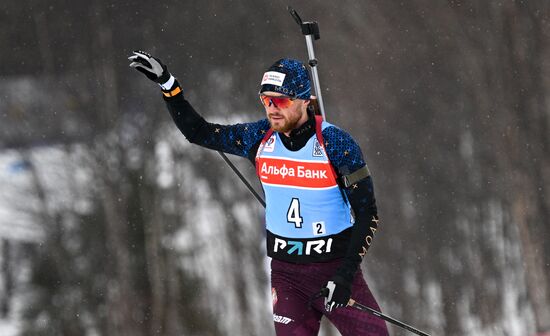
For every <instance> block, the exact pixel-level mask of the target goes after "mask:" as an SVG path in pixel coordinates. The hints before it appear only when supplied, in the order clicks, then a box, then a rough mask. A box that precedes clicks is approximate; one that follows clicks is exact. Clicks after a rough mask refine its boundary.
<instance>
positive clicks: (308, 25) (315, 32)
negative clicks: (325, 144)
mask: <svg viewBox="0 0 550 336" xmlns="http://www.w3.org/2000/svg"><path fill="white" fill-rule="evenodd" d="M287 9H288V11H289V12H290V15H292V17H293V18H294V20H295V21H296V23H297V24H298V25H299V26H300V27H301V28H302V34H304V35H305V37H306V46H307V53H308V56H309V61H308V64H309V67H310V68H311V74H312V75H313V84H314V90H315V96H316V97H317V101H318V102H319V109H320V110H321V116H323V120H327V118H326V115H325V106H324V105H323V96H322V94H321V85H320V84H319V74H318V72H317V63H318V62H317V59H316V58H315V50H313V41H314V40H318V39H320V38H321V35H320V34H319V25H318V24H317V22H315V21H313V22H303V21H302V19H301V18H300V16H299V15H298V13H297V12H296V11H295V10H294V9H293V8H292V7H290V6H288V7H287Z"/></svg>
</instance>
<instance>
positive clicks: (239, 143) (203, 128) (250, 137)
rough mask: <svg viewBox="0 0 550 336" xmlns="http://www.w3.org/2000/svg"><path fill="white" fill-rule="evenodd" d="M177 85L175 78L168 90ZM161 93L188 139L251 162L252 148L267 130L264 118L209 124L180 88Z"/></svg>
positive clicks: (253, 153) (267, 122)
mask: <svg viewBox="0 0 550 336" xmlns="http://www.w3.org/2000/svg"><path fill="white" fill-rule="evenodd" d="M177 87H179V84H178V83H177V81H176V83H175V84H174V86H173V87H172V89H171V91H172V92H174V88H177ZM163 92H165V94H164V100H165V102H166V106H167V107H168V111H169V112H170V115H171V116H172V119H173V120H174V122H175V123H176V126H177V127H178V128H179V130H180V131H181V132H182V133H183V135H184V136H185V137H186V138H187V140H189V142H191V143H194V144H197V145H199V146H203V147H206V148H209V149H213V150H217V151H222V152H225V153H229V154H234V155H238V156H242V157H246V158H248V159H250V160H252V161H253V158H254V157H255V154H256V153H255V149H257V148H258V145H259V143H260V142H261V140H262V139H263V136H264V134H265V133H266V131H267V130H268V129H269V121H268V120H267V119H263V120H260V121H257V122H252V123H244V124H234V125H219V124H213V123H209V122H207V121H206V120H204V118H203V117H202V116H201V115H199V114H198V113H197V111H195V109H194V108H193V106H191V104H190V103H189V102H188V101H187V100H186V99H185V98H184V95H183V93H182V91H181V90H177V91H175V92H178V93H177V94H175V95H174V96H170V95H168V94H167V92H169V91H163Z"/></svg>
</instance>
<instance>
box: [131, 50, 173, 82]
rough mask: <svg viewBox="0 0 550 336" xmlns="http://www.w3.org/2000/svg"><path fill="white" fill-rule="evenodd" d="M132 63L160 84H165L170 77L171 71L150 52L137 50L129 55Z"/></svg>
mask: <svg viewBox="0 0 550 336" xmlns="http://www.w3.org/2000/svg"><path fill="white" fill-rule="evenodd" d="M128 59H129V60H130V61H132V63H130V66H131V67H132V68H134V69H136V70H137V71H139V72H141V73H142V74H144V75H145V76H147V78H149V79H150V80H152V81H154V82H157V83H159V84H164V83H166V82H167V81H168V80H169V79H170V73H169V72H168V69H167V68H166V65H164V64H162V62H161V61H160V60H159V59H158V58H156V57H153V56H151V55H149V54H148V53H146V52H144V51H141V50H137V51H134V55H132V56H130V57H128Z"/></svg>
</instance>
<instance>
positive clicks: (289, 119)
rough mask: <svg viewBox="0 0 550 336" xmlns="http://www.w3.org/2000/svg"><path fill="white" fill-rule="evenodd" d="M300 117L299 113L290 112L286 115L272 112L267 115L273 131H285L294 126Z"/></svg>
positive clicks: (290, 129)
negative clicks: (274, 117) (275, 117)
mask: <svg viewBox="0 0 550 336" xmlns="http://www.w3.org/2000/svg"><path fill="white" fill-rule="evenodd" d="M273 116H278V117H279V116H280V117H282V118H280V119H273V118H272V117H273ZM301 117H302V116H301V114H300V113H291V114H289V115H287V116H283V115H281V114H273V115H269V116H268V119H269V124H270V125H271V128H272V129H273V130H274V131H275V132H280V133H286V132H290V131H292V130H293V129H295V128H296V126H297V125H298V122H299V121H300V119H301Z"/></svg>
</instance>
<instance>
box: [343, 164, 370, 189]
mask: <svg viewBox="0 0 550 336" xmlns="http://www.w3.org/2000/svg"><path fill="white" fill-rule="evenodd" d="M369 176H370V171H369V167H367V165H365V166H364V167H363V168H359V169H357V170H356V171H354V172H353V173H351V174H348V175H344V176H342V177H341V181H342V184H343V185H344V187H346V188H349V187H351V186H352V185H353V184H355V183H357V182H359V181H361V180H362V179H364V178H367V177H369Z"/></svg>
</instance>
